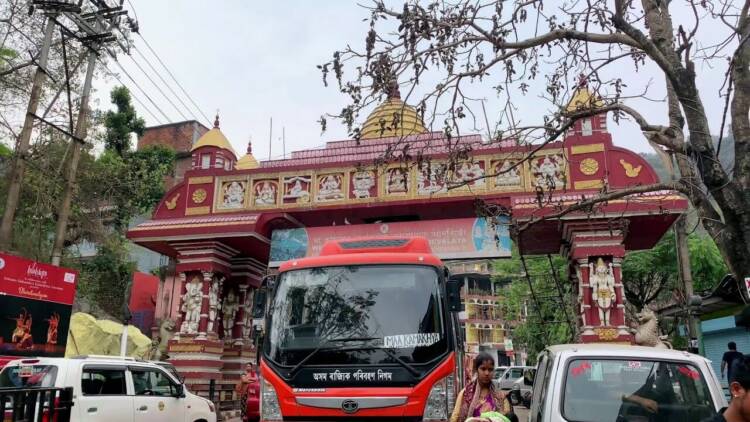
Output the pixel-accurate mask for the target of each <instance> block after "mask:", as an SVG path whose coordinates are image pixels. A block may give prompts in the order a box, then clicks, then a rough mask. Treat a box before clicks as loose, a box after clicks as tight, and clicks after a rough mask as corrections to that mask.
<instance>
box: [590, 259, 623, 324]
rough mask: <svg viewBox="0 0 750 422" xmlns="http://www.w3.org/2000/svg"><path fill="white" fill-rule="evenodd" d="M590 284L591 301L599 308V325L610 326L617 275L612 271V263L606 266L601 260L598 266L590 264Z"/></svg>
mask: <svg viewBox="0 0 750 422" xmlns="http://www.w3.org/2000/svg"><path fill="white" fill-rule="evenodd" d="M589 283H590V285H591V299H593V301H594V303H596V305H597V307H598V308H599V325H601V326H603V327H604V326H607V327H608V326H610V325H611V324H610V320H609V314H610V310H611V309H612V306H613V305H614V303H615V299H616V297H617V296H616V293H615V274H614V272H613V271H612V263H611V262H610V263H609V264H605V263H604V260H603V259H601V258H599V259H598V260H597V261H596V266H594V263H593V262H590V263H589Z"/></svg>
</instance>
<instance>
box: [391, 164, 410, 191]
mask: <svg viewBox="0 0 750 422" xmlns="http://www.w3.org/2000/svg"><path fill="white" fill-rule="evenodd" d="M407 174H408V173H407V172H406V171H403V170H401V169H393V170H390V171H389V172H388V185H387V187H388V193H406V192H407V185H406V175H407Z"/></svg>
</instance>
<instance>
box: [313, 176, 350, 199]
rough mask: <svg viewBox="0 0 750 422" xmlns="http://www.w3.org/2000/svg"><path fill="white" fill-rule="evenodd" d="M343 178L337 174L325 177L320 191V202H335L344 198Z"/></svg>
mask: <svg viewBox="0 0 750 422" xmlns="http://www.w3.org/2000/svg"><path fill="white" fill-rule="evenodd" d="M341 181H342V180H341V176H340V175H336V174H329V175H327V176H325V177H324V178H323V179H322V180H321V181H320V185H319V186H318V187H319V190H318V196H317V200H318V201H335V200H338V199H342V198H343V197H344V192H343V191H342V190H341Z"/></svg>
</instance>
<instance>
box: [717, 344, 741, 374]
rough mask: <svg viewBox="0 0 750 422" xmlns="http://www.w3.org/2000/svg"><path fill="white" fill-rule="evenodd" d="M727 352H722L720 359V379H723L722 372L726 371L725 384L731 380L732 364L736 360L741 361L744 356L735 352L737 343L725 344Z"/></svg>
mask: <svg viewBox="0 0 750 422" xmlns="http://www.w3.org/2000/svg"><path fill="white" fill-rule="evenodd" d="M727 348H728V349H729V351H727V352H724V356H723V357H722V358H721V378H722V379H724V370H725V369H726V371H727V382H729V380H731V379H732V364H733V363H735V360H736V359H740V360H741V359H742V357H743V356H744V355H743V354H742V353H740V352H738V351H737V343H735V342H733V341H730V342H729V344H727Z"/></svg>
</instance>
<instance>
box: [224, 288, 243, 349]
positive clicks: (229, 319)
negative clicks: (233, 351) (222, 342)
mask: <svg viewBox="0 0 750 422" xmlns="http://www.w3.org/2000/svg"><path fill="white" fill-rule="evenodd" d="M222 308H223V309H224V338H225V339H227V340H229V339H231V338H232V328H234V317H235V315H237V311H238V310H239V308H240V304H239V301H238V300H237V295H236V294H235V293H234V290H230V291H229V292H227V297H226V298H224V304H223V305H222Z"/></svg>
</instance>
